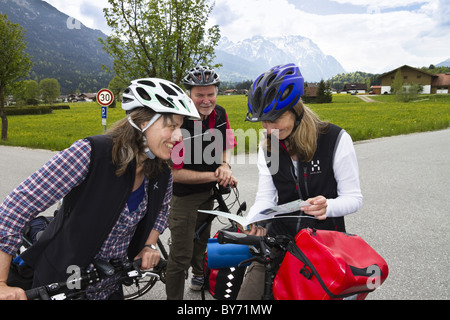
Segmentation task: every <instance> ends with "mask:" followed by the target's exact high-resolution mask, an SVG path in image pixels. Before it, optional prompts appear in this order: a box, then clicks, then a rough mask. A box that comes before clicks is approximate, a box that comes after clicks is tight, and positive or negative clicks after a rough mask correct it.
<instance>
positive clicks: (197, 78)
mask: <svg viewBox="0 0 450 320" xmlns="http://www.w3.org/2000/svg"><path fill="white" fill-rule="evenodd" d="M183 84H184V86H185V88H186V89H187V90H189V89H191V88H192V87H196V86H201V87H205V86H211V85H215V86H217V87H218V86H219V85H220V79H219V75H218V74H217V73H216V71H215V70H214V69H210V68H209V67H204V66H198V67H196V68H194V69H191V70H190V71H189V72H188V74H187V75H186V76H185V77H184V78H183Z"/></svg>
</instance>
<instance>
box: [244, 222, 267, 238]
mask: <svg viewBox="0 0 450 320" xmlns="http://www.w3.org/2000/svg"><path fill="white" fill-rule="evenodd" d="M238 229H239V230H240V231H241V232H243V233H245V234H246V235H249V236H258V237H264V236H265V235H266V234H267V229H266V228H263V227H259V226H257V225H255V224H252V225H250V229H244V228H243V227H242V226H241V225H240V224H238Z"/></svg>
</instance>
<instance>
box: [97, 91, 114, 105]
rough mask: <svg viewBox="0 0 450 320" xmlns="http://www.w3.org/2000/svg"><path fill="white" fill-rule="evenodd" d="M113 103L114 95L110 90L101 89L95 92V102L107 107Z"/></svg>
mask: <svg viewBox="0 0 450 320" xmlns="http://www.w3.org/2000/svg"><path fill="white" fill-rule="evenodd" d="M113 101H114V95H113V93H112V92H111V90H108V89H102V90H100V91H99V92H97V102H98V103H99V104H100V105H101V106H103V107H107V106H109V105H110V104H112V103H113Z"/></svg>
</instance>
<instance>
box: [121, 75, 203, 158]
mask: <svg viewBox="0 0 450 320" xmlns="http://www.w3.org/2000/svg"><path fill="white" fill-rule="evenodd" d="M143 107H144V108H150V109H151V110H153V111H154V112H156V115H155V116H153V118H152V119H150V121H149V122H148V124H147V126H146V127H145V128H144V129H141V128H139V127H138V126H137V125H136V124H135V123H134V122H133V120H132V119H131V115H130V114H129V113H131V111H133V110H134V109H136V108H143ZM122 109H124V110H125V111H127V114H128V116H127V118H128V122H129V123H130V124H131V125H132V126H133V127H134V128H135V129H137V130H139V131H140V132H142V134H143V138H144V144H145V154H146V155H147V157H148V158H149V159H155V158H156V156H155V155H154V154H153V152H152V151H151V150H150V149H149V147H148V143H147V140H146V138H145V135H144V133H145V131H146V130H147V129H148V128H150V127H151V126H152V125H153V124H154V123H155V122H156V121H157V120H158V119H159V118H161V116H162V114H164V113H171V114H178V115H181V116H185V117H189V118H190V119H194V120H198V119H200V115H199V114H198V111H197V108H196V107H195V105H194V102H193V101H192V100H191V98H189V97H188V95H187V94H186V93H184V91H183V90H181V88H180V87H179V86H177V85H176V84H174V83H172V82H170V81H167V80H163V79H157V78H145V79H137V80H133V81H131V84H130V85H129V86H128V88H126V89H125V91H124V92H123V95H122Z"/></svg>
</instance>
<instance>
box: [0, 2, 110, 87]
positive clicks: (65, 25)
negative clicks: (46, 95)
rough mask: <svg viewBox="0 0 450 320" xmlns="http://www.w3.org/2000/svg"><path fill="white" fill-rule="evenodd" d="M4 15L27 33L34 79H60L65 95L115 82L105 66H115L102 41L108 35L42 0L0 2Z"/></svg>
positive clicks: (32, 77)
mask: <svg viewBox="0 0 450 320" xmlns="http://www.w3.org/2000/svg"><path fill="white" fill-rule="evenodd" d="M0 13H2V14H5V13H6V14H7V16H8V19H9V20H10V21H11V22H13V23H18V24H20V25H21V26H22V27H23V29H24V30H25V38H26V42H27V44H28V47H27V53H28V54H29V55H30V56H31V61H32V62H33V67H32V68H31V72H30V78H31V79H32V80H36V81H38V82H39V81H40V80H42V79H44V78H55V79H57V80H58V82H59V84H60V87H61V93H62V94H69V93H72V92H75V91H76V90H79V91H80V92H96V91H97V90H99V89H101V88H103V87H105V86H106V87H107V86H108V83H109V81H111V79H112V77H113V76H112V75H111V74H110V73H106V72H104V71H103V70H102V64H104V65H106V66H110V67H111V66H112V64H113V61H112V59H111V57H110V56H109V55H108V54H106V53H105V52H104V51H103V49H102V45H101V44H100V42H99V41H98V39H99V38H106V35H105V34H104V33H102V32H101V31H99V30H93V29H90V28H87V27H86V26H84V25H83V24H82V23H80V22H79V21H76V20H74V19H73V18H71V17H69V16H68V15H67V14H65V13H62V12H60V11H58V10H57V9H56V8H55V7H53V6H51V5H50V4H48V3H47V2H45V1H42V0H0Z"/></svg>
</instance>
